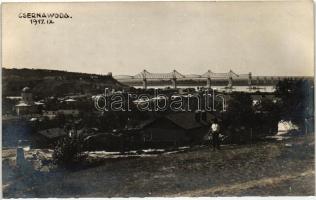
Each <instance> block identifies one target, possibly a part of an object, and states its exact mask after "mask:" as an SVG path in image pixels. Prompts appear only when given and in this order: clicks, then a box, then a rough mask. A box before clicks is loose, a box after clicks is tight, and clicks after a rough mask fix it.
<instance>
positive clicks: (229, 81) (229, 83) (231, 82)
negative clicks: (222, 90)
mask: <svg viewBox="0 0 316 200" xmlns="http://www.w3.org/2000/svg"><path fill="white" fill-rule="evenodd" d="M227 87H228V88H232V87H233V77H231V76H230V77H229V78H228V85H227Z"/></svg>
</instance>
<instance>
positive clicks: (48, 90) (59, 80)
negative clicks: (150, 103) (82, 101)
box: [2, 68, 128, 97]
mask: <svg viewBox="0 0 316 200" xmlns="http://www.w3.org/2000/svg"><path fill="white" fill-rule="evenodd" d="M25 86H28V87H30V88H32V91H33V94H34V95H35V96H38V97H48V96H63V95H66V94H87V93H91V94H97V93H102V92H104V88H114V89H122V88H128V86H125V85H123V84H121V83H120V82H118V81H117V80H115V79H114V78H113V77H112V75H111V74H108V75H98V74H85V73H78V72H67V71H60V70H45V69H25V68H24V69H7V68H2V93H3V96H4V97H5V96H19V95H20V94H21V90H22V88H23V87H25Z"/></svg>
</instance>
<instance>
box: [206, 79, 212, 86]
mask: <svg viewBox="0 0 316 200" xmlns="http://www.w3.org/2000/svg"><path fill="white" fill-rule="evenodd" d="M211 86H212V80H211V78H210V77H208V78H207V80H206V88H211Z"/></svg>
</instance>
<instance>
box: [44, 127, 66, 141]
mask: <svg viewBox="0 0 316 200" xmlns="http://www.w3.org/2000/svg"><path fill="white" fill-rule="evenodd" d="M39 133H40V134H41V135H43V136H45V137H47V138H49V139H53V138H58V137H62V136H66V135H67V133H66V132H65V130H64V129H61V128H51V129H46V130H42V131H39Z"/></svg>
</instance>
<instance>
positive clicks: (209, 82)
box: [114, 70, 313, 90]
mask: <svg viewBox="0 0 316 200" xmlns="http://www.w3.org/2000/svg"><path fill="white" fill-rule="evenodd" d="M114 78H115V79H117V80H118V81H120V82H122V83H124V84H126V85H129V86H141V85H142V86H143V88H144V89H147V87H148V86H149V85H155V86H162V85H170V86H172V87H173V88H177V86H179V85H182V86H188V85H190V86H203V87H206V88H211V87H213V86H225V87H227V88H232V87H233V86H248V87H249V89H250V90H251V89H252V88H254V87H256V86H261V87H265V86H275V85H276V84H277V83H278V81H279V80H283V79H293V80H296V79H308V80H313V77H307V76H305V77H303V76H252V73H251V72H249V73H247V74H237V73H235V72H233V71H232V70H230V71H229V72H227V73H214V72H212V71H211V70H208V71H207V72H205V73H204V74H201V75H198V74H186V75H184V74H181V73H179V72H178V71H177V70H173V71H172V72H169V73H150V72H148V71H147V70H143V71H142V72H140V73H138V74H136V75H134V76H129V75H119V76H114Z"/></svg>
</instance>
